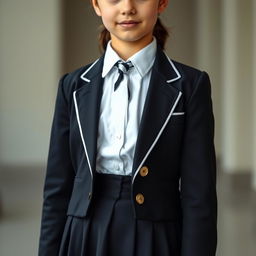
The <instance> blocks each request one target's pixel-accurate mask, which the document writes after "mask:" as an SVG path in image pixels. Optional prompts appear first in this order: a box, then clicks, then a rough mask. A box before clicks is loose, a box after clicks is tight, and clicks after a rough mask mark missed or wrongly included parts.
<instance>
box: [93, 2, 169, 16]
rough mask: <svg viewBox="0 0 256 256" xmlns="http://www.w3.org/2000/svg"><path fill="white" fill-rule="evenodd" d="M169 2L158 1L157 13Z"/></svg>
mask: <svg viewBox="0 0 256 256" xmlns="http://www.w3.org/2000/svg"><path fill="white" fill-rule="evenodd" d="M93 1H94V0H93ZM168 2H169V0H159V4H158V13H159V14H160V13H162V12H163V11H164V10H165V8H166V7H167V5H168Z"/></svg>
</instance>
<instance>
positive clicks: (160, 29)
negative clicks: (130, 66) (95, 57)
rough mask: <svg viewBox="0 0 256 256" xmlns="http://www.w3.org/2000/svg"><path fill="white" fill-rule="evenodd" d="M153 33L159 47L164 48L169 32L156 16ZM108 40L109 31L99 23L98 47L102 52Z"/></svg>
mask: <svg viewBox="0 0 256 256" xmlns="http://www.w3.org/2000/svg"><path fill="white" fill-rule="evenodd" d="M153 35H154V36H155V37H156V40H157V43H158V45H159V46H160V48H161V49H162V50H164V47H165V43H166V40H167V37H168V36H169V32H168V30H167V29H166V27H165V26H164V25H163V23H162V22H161V20H160V18H157V21H156V24H155V27H154V30H153ZM109 40H110V33H109V32H108V30H107V29H106V28H105V26H104V25H101V32H100V35H99V47H100V50H101V52H104V51H105V50H106V48H107V44H108V41H109Z"/></svg>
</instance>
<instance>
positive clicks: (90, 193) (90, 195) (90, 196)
mask: <svg viewBox="0 0 256 256" xmlns="http://www.w3.org/2000/svg"><path fill="white" fill-rule="evenodd" d="M91 198H92V192H89V193H88V199H89V200H90V199H91Z"/></svg>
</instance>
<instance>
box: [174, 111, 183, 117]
mask: <svg viewBox="0 0 256 256" xmlns="http://www.w3.org/2000/svg"><path fill="white" fill-rule="evenodd" d="M172 115H173V116H183V115H185V112H173V113H172Z"/></svg>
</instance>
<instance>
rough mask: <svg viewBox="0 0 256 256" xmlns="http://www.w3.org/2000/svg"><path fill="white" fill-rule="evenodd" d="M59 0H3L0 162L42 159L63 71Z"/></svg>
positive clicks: (0, 22)
mask: <svg viewBox="0 0 256 256" xmlns="http://www.w3.org/2000/svg"><path fill="white" fill-rule="evenodd" d="M58 5H59V1H56V0H55V1H52V0H44V1H34V0H22V1H20V0H8V1H5V0H1V1H0V109H1V114H0V163H1V164H3V165H23V164H38V163H43V162H44V161H45V158H46V154H47V150H48V141H49V126H50V122H51V117H52V111H53V100H54V97H55V88H56V83H57V79H58V76H59V44H60V40H59V38H60V35H59V34H60V32H59V31H60V28H59V10H60V9H59V6H58Z"/></svg>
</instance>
